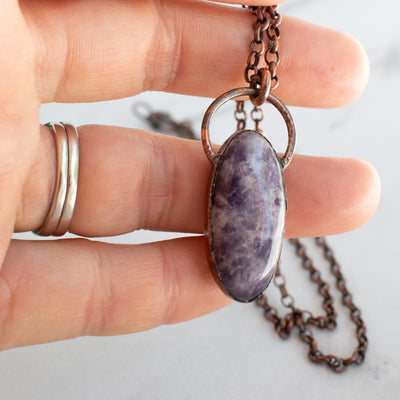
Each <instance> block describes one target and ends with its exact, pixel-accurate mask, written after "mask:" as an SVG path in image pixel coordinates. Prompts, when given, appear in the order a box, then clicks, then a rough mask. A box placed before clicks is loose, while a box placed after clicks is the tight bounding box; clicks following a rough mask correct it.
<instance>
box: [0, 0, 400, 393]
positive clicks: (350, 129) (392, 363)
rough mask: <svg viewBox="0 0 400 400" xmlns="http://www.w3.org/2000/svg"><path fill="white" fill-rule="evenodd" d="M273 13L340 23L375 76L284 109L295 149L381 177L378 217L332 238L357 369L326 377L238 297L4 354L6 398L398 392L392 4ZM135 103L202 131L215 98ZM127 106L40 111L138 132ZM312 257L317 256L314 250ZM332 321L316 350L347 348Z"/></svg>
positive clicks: (305, 292)
mask: <svg viewBox="0 0 400 400" xmlns="http://www.w3.org/2000/svg"><path fill="white" fill-rule="evenodd" d="M282 11H286V12H287V13H289V14H293V15H296V16H299V17H303V18H305V19H308V20H312V21H314V22H317V23H320V24H324V25H328V26H332V27H336V28H338V29H342V30H344V31H347V32H349V33H350V34H352V35H354V36H355V37H357V38H358V39H359V40H360V41H361V42H362V43H363V44H364V46H365V47H366V49H367V52H368V55H369V57H370V60H371V78H370V83H369V85H368V87H367V89H366V91H365V93H364V94H363V96H362V97H361V98H360V99H358V100H357V101H356V102H355V103H353V104H352V105H350V106H348V107H345V108H343V109H335V110H312V109H300V108H293V109H292V112H293V114H294V118H295V121H296V123H297V131H298V138H299V142H298V148H297V151H298V152H299V153H308V154H315V155H335V156H343V157H357V158H362V159H365V160H367V161H369V162H371V163H372V164H374V165H375V166H376V168H377V169H378V171H379V174H380V176H381V179H382V201H381V204H380V207H379V209H378V211H377V213H376V214H375V216H374V217H373V218H372V219H371V220H370V221H369V222H368V223H367V224H365V225H364V226H363V227H361V228H359V229H357V230H355V231H353V232H350V233H347V234H344V235H339V236H335V237H331V238H330V240H329V242H330V243H331V244H332V245H333V246H334V248H335V250H336V254H337V256H338V258H339V259H340V261H341V264H342V265H343V268H344V272H345V275H346V277H347V279H348V282H349V287H350V289H351V291H352V292H353V293H354V298H355V301H356V303H357V304H358V305H360V306H361V307H362V310H363V317H364V319H365V321H366V323H367V326H368V338H369V341H370V346H369V351H368V356H367V359H366V362H365V364H364V365H363V366H362V367H359V368H352V369H350V370H349V371H348V372H347V373H346V374H344V375H340V376H339V375H333V374H332V373H331V372H329V371H327V370H326V369H325V368H322V367H320V366H316V365H313V364H311V363H310V362H309V361H308V360H307V357H306V349H305V347H304V345H303V344H302V343H300V342H299V340H297V338H296V337H293V338H291V339H290V340H288V341H281V340H280V339H279V338H277V336H276V335H275V333H274V332H273V329H272V327H271V326H270V325H268V324H267V323H266V321H264V320H263V318H262V313H261V312H260V311H259V310H258V309H256V307H255V306H252V305H243V304H233V305H231V306H229V307H227V308H225V309H223V310H220V311H218V312H215V313H213V314H210V315H208V316H205V317H202V318H200V319H196V320H193V321H189V322H186V323H182V324H178V325H173V326H164V327H161V328H158V329H154V330H152V331H149V332H143V333H139V334H134V335H126V336H121V337H112V338H80V339H76V340H70V341H65V342H60V343H53V344H47V345H40V346H32V347H27V348H21V349H14V350H10V351H7V352H3V353H1V354H0V371H1V373H0V398H1V399H2V400H20V399H21V400H22V399H29V400H36V399H37V400H39V399H40V400H47V399H49V400H50V399H51V400H54V399H57V400H63V399H82V400H83V399H86V400H87V399H89V400H91V399H93V400H95V399H96V400H101V399H113V400H128V399H194V400H197V399H198V400H200V399H230V400H235V399H238V400H239V399H270V400H274V399H309V400H313V399H320V398H324V399H342V400H346V399H349V400H350V399H354V398H360V399H374V400H380V399H398V398H399V396H400V394H399V393H400V341H399V340H398V336H399V331H400V322H399V310H400V296H399V294H398V288H399V283H400V282H399V281H400V268H399V265H398V264H399V261H398V260H399V259H400V246H399V245H398V237H397V224H398V222H399V221H400V218H399V217H400V208H399V206H398V201H399V195H400V169H399V166H398V161H397V160H398V149H399V147H400V146H399V145H400V135H399V124H398V119H397V118H398V112H399V111H398V108H397V107H398V99H397V95H398V93H399V92H400V74H399V71H400V24H399V23H398V16H399V14H400V3H399V2H398V1H396V0H382V1H380V2H379V3H375V2H374V3H373V2H366V1H365V0H352V1H348V0H336V1H332V0H319V1H316V0H291V1H290V2H289V3H288V4H286V5H284V6H283V7H282ZM138 99H141V100H145V101H148V102H151V103H152V104H153V106H154V108H157V109H160V108H161V109H167V110H171V111H172V110H173V114H174V116H175V117H176V118H181V119H185V118H188V117H189V116H190V117H192V118H194V121H195V123H196V124H197V126H199V124H200V121H201V115H202V113H203V112H204V110H205V108H206V107H207V106H208V104H209V102H210V101H209V99H199V98H188V97H183V96H174V95H167V94H158V93H145V94H143V95H141V96H139V97H138ZM133 101H136V100H133V99H125V100H121V101H115V102H110V103H99V104H89V105H82V104H81V105H57V104H50V105H47V106H46V107H43V109H42V115H41V118H42V121H43V122H44V121H47V120H65V119H69V120H71V121H75V122H76V123H78V124H81V123H82V124H83V123H94V122H95V123H105V124H118V125H124V126H137V127H143V128H144V127H145V126H144V125H141V122H140V121H138V120H136V119H135V118H134V117H133V116H132V115H131V113H130V108H131V105H132V102H133ZM172 107H173V108H172ZM216 130H217V128H216ZM168 237H171V235H170V234H167V233H157V234H154V233H151V232H136V233H133V234H131V235H127V236H124V237H117V238H113V239H111V240H113V241H123V242H127V243H131V242H136V241H147V240H156V239H160V238H168ZM312 254H313V255H314V253H312ZM314 257H315V258H316V259H317V260H318V255H317V254H315V255H314ZM284 263H285V264H286V265H287V267H286V268H283V272H284V273H287V275H288V285H289V289H290V290H293V291H294V292H295V295H296V297H297V298H298V302H299V303H301V304H303V305H304V306H305V307H307V308H310V309H312V310H315V311H318V307H316V306H315V303H316V297H315V293H314V290H309V286H307V282H306V278H305V277H304V276H303V275H301V274H300V272H299V270H300V268H299V269H298V268H297V267H296V265H297V264H296V259H295V258H294V256H293V254H292V252H291V250H290V249H286V250H285V251H284ZM289 265H290V267H289ZM336 298H337V297H336ZM339 311H343V310H341V309H339ZM339 324H340V327H339V328H338V331H337V332H336V333H334V334H325V333H319V332H318V333H317V338H318V340H319V341H320V343H321V347H322V349H323V350H325V351H327V350H329V351H331V352H336V353H340V354H343V355H345V354H347V353H348V352H349V351H350V350H351V349H352V348H353V346H354V344H355V343H354V339H353V327H352V326H351V325H350V324H349V322H348V320H347V314H341V316H340V317H339Z"/></svg>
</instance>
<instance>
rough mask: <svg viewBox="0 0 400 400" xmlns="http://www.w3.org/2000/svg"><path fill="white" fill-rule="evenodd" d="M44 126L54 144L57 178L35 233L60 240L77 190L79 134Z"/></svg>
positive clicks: (62, 126) (61, 126) (68, 128)
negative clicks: (47, 129)
mask: <svg viewBox="0 0 400 400" xmlns="http://www.w3.org/2000/svg"><path fill="white" fill-rule="evenodd" d="M46 126H47V127H48V128H50V130H51V132H52V133H53V135H54V140H55V143H56V149H57V175H56V182H55V187H54V193H53V199H52V201H51V204H50V208H49V212H48V214H47V216H46V218H45V220H44V222H43V225H42V226H41V227H40V228H39V229H38V230H36V231H35V233H36V234H38V235H40V236H51V235H53V236H62V235H64V234H65V233H66V232H67V230H68V227H69V224H70V222H71V219H72V215H73V213H74V207H75V201H76V193H77V189H78V170H79V143H78V130H77V128H76V127H75V126H73V125H71V124H66V123H59V124H51V123H49V124H46Z"/></svg>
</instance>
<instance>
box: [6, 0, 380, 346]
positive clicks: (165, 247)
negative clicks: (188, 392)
mask: <svg viewBox="0 0 400 400" xmlns="http://www.w3.org/2000/svg"><path fill="white" fill-rule="evenodd" d="M227 2H229V3H239V4H240V3H241V2H239V1H234V0H232V1H227ZM265 3H266V2H263V4H264V5H265ZM269 3H270V4H274V3H276V1H273V2H269ZM253 4H255V5H257V4H258V3H257V1H256V0H255V1H254V2H253ZM0 18H1V24H0V43H1V51H0V57H1V58H0V102H1V104H0V112H1V122H2V123H1V125H0V135H1V136H0V140H1V146H0V152H1V154H0V160H1V161H0V204H1V205H2V206H1V209H0V259H1V260H2V261H3V260H4V262H3V265H2V268H1V270H0V348H1V349H7V348H11V347H16V346H23V345H29V344H34V343H44V342H49V341H55V340H61V339H67V338H72V337H76V336H80V335H116V334H123V333H128V332H136V331H140V330H145V329H150V328H153V327H155V326H158V325H160V324H167V323H175V322H179V321H184V320H187V319H190V318H195V317H198V316H200V315H202V314H205V313H207V312H210V311H212V310H215V309H217V308H219V307H222V306H224V305H226V304H228V303H229V301H230V300H229V299H227V298H226V297H225V295H223V294H222V293H221V291H220V289H219V288H218V287H217V285H216V283H215V282H214V280H213V278H212V275H211V273H210V272H209V267H208V262H207V250H206V243H205V240H204V238H202V237H193V238H181V239H175V240H171V241H166V242H159V243H152V244H143V245H132V246H127V245H114V244H105V243H98V242H94V241H89V240H87V239H76V240H70V239H69V240H57V241H17V240H13V241H11V243H10V238H11V235H12V232H13V231H30V230H34V229H37V228H38V227H40V226H41V225H42V223H43V220H44V218H45V216H46V214H47V212H48V209H49V205H50V202H51V198H52V193H53V189H54V183H55V164H56V151H55V146H54V140H53V137H52V134H51V132H50V131H49V129H48V128H46V127H44V126H40V125H39V107H40V104H41V103H46V102H51V101H58V102H88V101H100V100H110V99H115V98H120V97H125V96H132V95H134V94H137V93H140V92H142V91H145V90H163V91H170V92H176V93H183V94H191V95H199V96H209V97H216V96H218V95H220V94H221V93H223V92H224V91H226V90H228V89H231V88H234V87H238V86H243V85H244V83H243V69H244V66H245V63H246V60H247V54H248V44H249V41H250V38H251V37H252V31H251V29H252V16H251V15H250V13H249V12H248V11H246V10H243V9H237V8H227V7H226V6H224V5H218V4H211V3H208V2H206V1H193V2H190V1H180V0H165V1H151V0H143V1H141V0H138V1H116V0H105V1H101V2H99V1H95V0H80V1H78V0H76V1H67V0H65V1H49V0H31V1H28V0H24V1H23V0H20V1H19V2H18V1H16V0H8V1H4V2H3V4H2V13H1V16H0ZM281 32H282V37H281V41H280V49H281V63H280V65H279V76H280V86H279V88H278V89H277V90H276V95H277V96H278V97H280V98H281V99H282V100H283V101H284V102H285V103H286V104H289V105H290V104H291V105H297V106H310V107H337V106H343V105H345V104H347V103H349V102H351V101H352V100H353V99H355V98H356V97H357V96H358V95H359V94H360V92H361V91H362V89H363V88H364V86H365V84H366V81H367V77H368V63H367V59H366V56H365V53H364V52H363V50H362V48H361V47H360V45H359V44H358V43H357V42H355V41H354V40H353V39H351V38H350V37H349V36H347V35H344V34H342V33H339V32H337V31H333V30H331V29H327V28H323V27H319V26H315V25H312V24H310V23H307V22H304V21H300V20H297V19H295V18H292V17H284V19H283V22H282V29H281ZM311 43H312V45H310V44H311ZM221 54H223V62H221ZM79 134H80V172H79V187H78V197H77V201H76V207H75V214H74V217H73V219H72V221H71V225H70V231H71V232H73V233H75V234H77V235H81V236H86V237H95V236H108V235H118V234H123V233H126V232H130V231H132V230H135V229H140V228H145V229H153V230H167V231H177V232H191V233H202V232H203V231H204V226H205V196H206V190H207V181H208V174H209V169H210V166H209V162H208V160H207V158H206V157H205V155H204V153H203V151H202V148H201V145H199V143H196V142H192V141H187V140H182V139H176V138H171V137H165V136H162V135H155V134H151V133H146V132H142V131H138V130H136V129H123V128H116V127H105V126H84V127H80V128H79ZM285 179H286V184H287V189H288V204H289V208H288V215H287V227H286V232H287V235H288V236H290V237H299V236H319V235H326V234H335V233H340V232H344V231H346V230H350V229H353V228H355V227H357V226H359V225H360V224H362V223H363V222H365V221H366V220H367V219H368V218H369V217H370V216H371V214H372V213H373V211H374V210H375V208H376V206H377V204H378V201H379V192H380V184H379V178H378V177H377V174H376V172H375V170H374V169H373V168H372V167H371V166H370V165H368V164H366V163H364V162H361V161H357V160H350V159H337V158H317V157H306V156H297V157H295V158H294V160H293V162H292V163H291V164H290V166H289V167H288V168H287V170H286V171H285Z"/></svg>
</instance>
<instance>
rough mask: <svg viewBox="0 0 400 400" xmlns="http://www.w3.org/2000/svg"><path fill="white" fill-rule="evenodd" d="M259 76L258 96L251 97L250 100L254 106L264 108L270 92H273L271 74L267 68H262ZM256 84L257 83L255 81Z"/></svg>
mask: <svg viewBox="0 0 400 400" xmlns="http://www.w3.org/2000/svg"><path fill="white" fill-rule="evenodd" d="M258 74H259V75H258V76H259V77H260V78H259V82H257V83H259V85H260V87H259V88H256V89H257V90H258V95H257V96H251V97H250V100H251V102H252V103H253V105H254V106H257V107H260V106H262V105H263V104H264V103H265V101H266V100H267V99H268V95H269V92H270V91H271V81H272V79H271V73H270V72H269V70H268V69H267V68H261V69H260V70H259V71H258ZM254 82H256V81H254Z"/></svg>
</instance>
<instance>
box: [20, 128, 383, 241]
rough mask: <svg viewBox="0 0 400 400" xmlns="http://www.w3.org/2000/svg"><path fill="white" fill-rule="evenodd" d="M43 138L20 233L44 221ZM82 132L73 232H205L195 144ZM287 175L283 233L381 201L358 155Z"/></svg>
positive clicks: (345, 221) (320, 226) (47, 148)
mask: <svg viewBox="0 0 400 400" xmlns="http://www.w3.org/2000/svg"><path fill="white" fill-rule="evenodd" d="M41 136H42V141H41V147H40V148H39V150H38V154H37V157H36V162H35V163H34V164H33V167H32V174H31V175H30V177H29V180H28V181H27V182H26V184H25V188H24V194H23V201H22V203H21V207H20V210H19V213H18V217H17V223H16V229H17V230H19V231H24V230H32V229H37V228H39V227H40V226H41V224H42V223H43V220H44V218H45V217H46V214H47V212H48V209H49V205H50V202H51V197H52V194H53V186H54V182H55V148H54V147H55V145H54V140H53V138H52V136H51V133H50V130H49V129H47V128H45V127H42V130H41ZM79 138H80V139H79V141H80V172H79V181H78V182H79V183H78V195H77V202H76V207H75V213H74V217H73V219H72V223H71V226H70V230H71V231H72V232H74V233H76V234H79V235H83V236H109V235H118V234H122V233H126V232H129V231H133V230H135V229H140V228H145V229H152V230H164V231H177V232H193V233H203V232H204V227H205V214H206V201H205V199H206V197H207V188H208V180H209V178H208V176H209V172H210V164H209V162H208V160H207V158H206V156H205V155H204V153H203V150H202V146H201V144H200V143H199V142H197V141H189V140H183V139H177V138H173V137H169V136H164V135H157V134H151V133H146V132H143V131H138V130H135V129H126V128H116V127H107V126H94V125H91V126H84V127H80V128H79ZM45 154H48V155H50V156H49V157H48V158H46V157H44V155H45ZM285 179H286V184H287V193H288V216H287V230H286V233H287V235H288V236H291V237H293V236H320V235H325V234H334V233H340V232H343V231H347V230H350V229H353V228H355V227H357V226H359V225H360V224H362V223H364V222H365V221H366V220H367V219H368V218H369V217H370V216H371V215H372V213H373V212H374V211H375V209H376V207H377V204H378V202H379V196H380V183H379V178H378V175H377V173H376V171H375V169H374V168H373V167H372V166H370V165H369V164H367V163H365V162H362V161H358V160H352V159H338V158H320V157H305V156H297V157H295V158H294V160H293V161H292V163H291V164H290V165H289V167H288V168H287V170H286V171H285Z"/></svg>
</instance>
